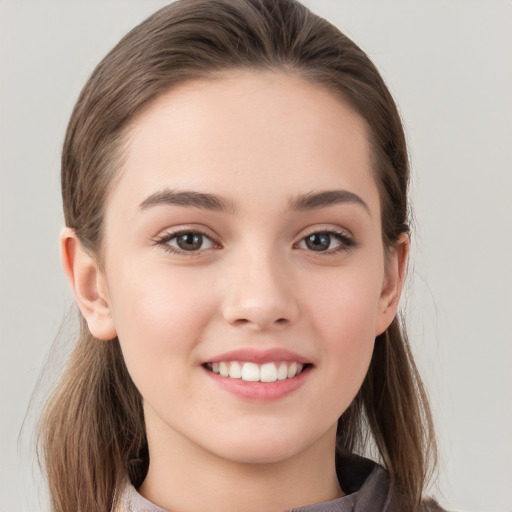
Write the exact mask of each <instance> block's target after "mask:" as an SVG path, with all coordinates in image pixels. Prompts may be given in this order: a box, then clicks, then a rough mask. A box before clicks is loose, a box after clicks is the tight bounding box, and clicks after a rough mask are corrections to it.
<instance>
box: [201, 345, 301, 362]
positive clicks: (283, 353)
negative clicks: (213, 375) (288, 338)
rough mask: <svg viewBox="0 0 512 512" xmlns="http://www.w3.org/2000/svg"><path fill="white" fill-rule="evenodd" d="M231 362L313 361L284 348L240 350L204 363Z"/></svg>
mask: <svg viewBox="0 0 512 512" xmlns="http://www.w3.org/2000/svg"><path fill="white" fill-rule="evenodd" d="M223 361H224V362H229V361H244V362H247V363H256V364H265V363H277V362H282V361H287V362H294V361H295V362H296V363H301V364H311V361H309V360H308V359H306V358H305V357H303V356H301V355H299V354H296V353H295V352H292V351H291V350H286V349H284V348H271V349H266V350H258V349H249V348H244V349H238V350H232V351H230V352H225V353H224V354H220V355H218V356H215V357H213V358H212V359H208V360H207V361H204V363H220V362H223Z"/></svg>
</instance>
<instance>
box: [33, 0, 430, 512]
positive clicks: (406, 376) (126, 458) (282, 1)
mask: <svg viewBox="0 0 512 512" xmlns="http://www.w3.org/2000/svg"><path fill="white" fill-rule="evenodd" d="M237 69H255V70H259V69H266V70H278V71H285V72H287V73H291V74H295V75H297V76H299V77H302V78H303V79H305V80H308V81H310V82H312V83H314V84H317V85H319V86H321V87H324V88H327V89H329V90H330V91H331V92H332V93H333V94H335V95H338V96H339V97H340V98H341V99H342V100H343V101H345V102H347V103H348V104H349V105H351V107H352V108H354V109H355V110H356V111H357V112H358V113H359V114H360V115H361V116H362V118H363V119H364V120H365V122H366V124H367V127H368V132H369V135H368V137H369V139H370V146H371V152H372V154H371V157H372V172H373V174H374V178H375V181H376V184H377V187H378V189H379V194H380V201H381V217H382V233H383V235H382V236H383V243H384V247H385V248H387V249H390V248H392V247H393V246H394V245H395V244H396V243H397V241H398V239H399V237H400V235H401V234H402V233H404V232H407V231H408V199H407V189H408V180H409V166H408V157H407V148H406V143H405V137H404V133H403V128H402V124H401V120H400V116H399V114H398V111H397V108H396V105H395V103H394V101H393V99H392V97H391V95H390V93H389V91H388V89H387V87H386V85H385V84H384V81H383V80H382V78H381V76H380V74H379V73H378V71H377V69H376V68H375V66H374V65H373V64H372V62H371V61H370V60H369V58H368V57H367V55H366V54H365V53H364V52H363V51H362V50H361V49H360V48H359V47H358V46H357V45H356V44H354V43H353V42H352V41H351V40H350V39H349V38H347V37H346V36H345V35H344V34H342V33H341V32H340V31H339V30H338V29H337V28H336V27H334V26H333V25H331V24H330V23H329V22H327V21H326V20H324V19H322V18H320V17H318V16H316V15H314V14H313V13H311V12H310V11H309V10H308V9H307V8H306V7H304V6H303V5H301V4H300V3H299V2H297V1H295V0H181V1H178V2H175V3H173V4H171V5H169V6H167V7H165V8H163V9H161V10H160V11H158V12H156V13H155V14H154V15H152V16H151V17H150V18H148V19H147V20H146V21H144V22H143V23H141V24H140V25H138V26H137V27H135V28H134V29H133V30H131V31H130V32H129V33H128V34H127V35H126V36H125V37H124V38H123V39H122V40H121V41H120V42H119V43H118V44H117V46H116V47H115V48H114V49H113V50H112V51H111V52H110V53H109V54H108V55H107V56H106V57H105V58H104V59H103V60H102V61H101V62H100V64H99V65H98V66H97V68H96V69H95V71H94V72H93V74H92V76H91V77H90V79H89V81H88V82H87V84H86V85H85V87H84V89H83V90H82V92H81V94H80V97H79V99H78V101H77V103H76V105H75V108H74V110H73V113H72V116H71V119H70V121H69V125H68V129H67V133H66V137H65V142H64V147H63V151H62V174H61V178H62V198H63V205H64V214H65V221H66V224H67V226H69V227H71V228H73V229H74V230H75V232H76V234H77V236H78V238H79V240H80V242H81V244H82V246H83V247H84V249H85V250H86V251H88V252H90V253H91V254H93V255H95V256H96V257H97V258H98V261H100V262H101V247H102V234H103V217H104V211H105V203H106V197H107V195H108V193H109V191H110V190H111V188H112V187H113V186H114V184H115V182H116V179H117V178H118V176H119V168H120V167H121V163H122V158H123V143H124V135H125V133H126V128H127V126H128V124H129V123H130V122H131V121H133V119H134V117H135V116H136V115H137V114H138V113H139V112H140V111H141V110H142V109H143V108H144V107H145V106H146V105H148V104H149V102H151V101H152V100H154V99H155V98H156V97H158V96H159V95H160V94H162V93H163V92H165V91H168V90H169V89H171V88H173V87H175V86H176V85H178V84H181V83H183V82H185V81H188V80H192V79H197V78H208V77H209V76H215V75H216V74H218V73H219V72H223V71H227V70H237ZM337 436H338V445H339V448H340V449H342V450H347V451H350V452H353V451H357V452H360V453H364V452H365V449H366V444H367V442H368V440H369V439H370V440H373V442H374V444H375V446H376V447H377V449H378V452H379V454H380V456H379V459H380V462H381V463H382V464H383V465H384V466H385V467H386V468H387V470H388V472H389V475H390V481H391V487H392V490H393V493H394V496H395V499H396V500H397V502H399V503H401V504H402V507H403V509H404V510H411V511H413V510H416V509H418V507H419V506H420V503H421V501H422V495H423V490H424V487H425V482H426V479H427V476H428V474H429V468H430V467H431V465H430V464H429V461H430V459H432V460H435V438H434V431H433V424H432V419H431V414H430V409H429V405H428V401H427V398H426V395H425V391H424V388H423V385H422V382H421V379H420V376H419V374H418V371H417V369H416V366H415V364H414V360H413V357H412V355H411V351H410V348H409V344H408V341H407V337H406V334H405V329H404V327H403V325H402V324H401V322H400V320H399V318H395V320H394V321H393V323H392V324H391V326H390V327H389V328H388V329H387V330H386V331H385V332H384V333H383V334H382V335H380V336H379V337H378V338H377V340H376V344H375V350H374V353H373V357H372V361H371V364H370V367H369V370H368V373H367V376H366V378H365V381H364V383H363V385H362V387H361V389H360V391H359V393H358V394H357V396H356V398H355V399H354V401H353V403H352V404H351V405H350V407H349V408H348V410H347V411H346V412H345V413H344V414H343V415H342V417H341V418H340V420H339V424H338V434H337ZM39 442H40V451H41V454H42V459H43V462H44V465H45V468H46V473H47V477H48V482H49V488H50V495H51V501H52V507H53V510H54V512H69V511H70V510H73V511H77V512H100V511H101V512H105V511H108V510H111V508H112V507H113V506H114V505H115V503H116V499H117V498H116V496H117V495H116V492H117V490H118V489H120V488H121V487H122V485H123V484H124V482H125V481H126V479H127V478H129V479H130V480H131V481H132V483H133V484H134V485H135V486H137V485H139V484H140V483H142V481H143V479H144V477H145V474H146V471H147V467H148V463H149V461H148V453H147V440H146V433H145V427H144V418H143V412H142V399H141V396H140V394H139V392H138V391H137V389H136V387H135V385H134V384H133V382H132V380H131V378H130V376H129V374H128V371H127V369H126V366H125V364H124V361H123V357H122V353H121V350H120V347H119V342H118V340H117V339H114V340H111V341H109V342H104V341H100V340H97V339H95V338H94V337H93V336H92V335H91V333H90V332H89V330H88V328H87V325H86V323H85V321H84V320H83V319H82V322H81V330H80V335H79V339H78V341H77V343H76V347H75V349H74V352H73V354H72V356H71V359H70V361H69V364H68V366H67V368H66V370H65V372H64V374H63V376H62V377H61V379H60V381H59V383H58V384H57V386H56V389H55V391H54V392H53V394H52V395H51V397H50V398H49V400H48V403H47V405H46V407H45V411H44V414H43V417H42V420H41V424H40V430H39Z"/></svg>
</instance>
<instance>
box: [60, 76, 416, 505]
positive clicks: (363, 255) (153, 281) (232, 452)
mask: <svg viewBox="0 0 512 512" xmlns="http://www.w3.org/2000/svg"><path fill="white" fill-rule="evenodd" d="M126 150H127V152H126V159H125V160H124V161H123V165H122V168H121V171H120V172H121V178H120V180H119V181H118V182H117V183H116V186H115V187H114V189H113V191H112V192H111V194H110V197H109V198H108V202H107V207H106V215H105V225H104V228H105V237H104V247H103V248H102V250H103V254H102V266H101V267H100V266H98V264H97V261H96V259H95V258H94V257H91V256H90V255H88V254H86V253H85V252H84V251H83V250H82V249H81V246H80V243H79V241H78V240H77V238H76V236H75V234H74V233H73V231H71V230H70V229H65V230H64V232H63V234H62V237H61V246H62V255H63V262H64V268H65V270H66V273H67V275H68V277H69V279H70V281H71V284H72V286H73V289H74V292H75V296H76V298H77V302H78V304H79V307H80V309H81V311H82V314H83V315H84V317H85V318H86V320H87V322H88V325H89V328H90V330H91V332H92V333H93V334H94V335H95V336H96V337H98V338H100V339H104V340H106V341H105V342H106V343H108V340H110V339H112V338H114V337H115V336H118V337H119V340H120V343H121V347H122V350H123V355H124V357H125V361H126V364H127V367H128V370H129V372H130V375H131V376H132V378H133V380H134V382H135V384H136V386H137V388H138V389H139V391H140V392H141V394H142V396H143V399H144V410H145V418H146V425H147V432H148V441H149V449H150V459H151V462H150V468H149V473H148V476H147V478H146V480H145V482H144V483H143V485H142V487H141V488H140V492H141V493H142V494H143V495H144V496H145V497H147V498H148V499H149V500H151V501H153V502H154V503H156V504H158V505H160V506H161V507H164V508H167V509H169V510H174V511H182V510H183V511H184V510H186V511H199V510H210V511H220V510H222V511H224V512H225V511H228V512H229V511H238V512H240V511H246V512H252V511H255V512H256V511H261V510H265V511H278V510H284V509H287V508H292V507H297V506H300V505H305V504H309V503H315V502H320V501H326V500H329V499H333V498H335V497H338V496H341V495H342V491H341V489H340V487H339V484H338V481H337V479H336V474H335V468H334V452H335V449H334V447H335V434H336V423H337V420H338V418H339V416H340V415H341V414H342V413H343V411H344V410H345V409H346V408H347V407H348V405H349V404H350V402H351V401H352V399H353V398H354V396H355V395H356V393H357V391H358V389H359V388H360V386H361V383H362V381H363V379H364V376H365V374H366V372H367V369H368V365H369V363H370V359H371V354H372V350H373V346H374V343H375V337H376V336H377V335H378V334H380V333H382V332H383V331H384V330H385V329H386V328H387V327H388V325H389V324H390V323H391V321H392V319H393V318H394V316H395V313H396V308H397V304H398V299H399V296H400V291H401V287H402V283H403V280H404V275H405V266H406V259H407V252H408V242H407V239H406V238H403V239H401V240H400V241H399V244H398V246H397V248H396V249H394V250H392V251H391V253H390V255H389V256H388V260H387V261H385V256H384V247H383V245H382V235H381V219H380V204H379V194H378V189H377V186H376V184H375V181H374V177H373V174H372V170H371V167H370V155H369V145H368V140H367V132H366V126H365V123H364V121H363V120H362V118H361V117H360V116H359V115H358V114H356V113H355V112H354V111H353V110H352V109H351V108H350V107H349V106H347V105H346V104H345V103H343V102H342V101H340V99H339V98H337V97H335V96H334V95H333V94H332V93H330V92H328V91H326V90H324V89H323V88H320V87H318V86H316V85H312V84H310V83H308V82H306V81H304V80H302V79H301V78H298V77H295V76H290V75H286V74H283V73H277V72H274V73H271V72H267V73H258V72H237V73H233V74H230V75H224V76H221V77H219V78H218V79H215V80H205V81H199V80H198V81H193V82H188V83H186V84H184V85H182V86H180V87H179V88H176V89H173V90H171V91H169V92H168V93H166V94H164V95H162V96H161V97H159V98H157V99H156V100H155V101H154V102H153V103H151V104H150V105H149V106H148V107H147V108H146V109H145V110H144V111H143V112H142V113H141V114H139V115H138V117H137V118H136V119H135V120H134V121H133V122H132V123H131V125H130V126H129V128H128V131H127V143H126ZM163 190H172V191H183V190H186V191H193V192H200V193H207V194H213V195H215V196H218V197H221V198H222V199H223V201H224V203H225V208H224V209H222V210H216V209H211V208H204V207H197V206H193V205H190V204H187V205H178V204H164V203H162V202H161V201H162V197H163V196H162V194H160V196H158V195H157V196H155V194H158V193H160V192H162V191H163ZM332 190H337V191H340V190H342V191H348V192H350V193H351V194H354V195H356V196H357V197H358V198H359V199H360V201H358V200H354V196H350V197H351V198H352V199H351V200H348V201H347V200H346V197H345V196H344V197H345V200H338V201H336V202H334V203H333V202H331V203H329V204H323V205H322V206H317V207H315V208H311V205H309V206H310V207H309V208H302V209H300V208H297V204H295V205H293V202H294V199H296V198H297V197H300V196H304V195H306V196H307V194H312V193H318V192H323V191H332ZM155 197H156V198H157V199H155ZM148 198H152V199H148ZM187 201H188V202H190V197H189V198H188V199H187ZM296 202H297V201H295V203H296ZM141 205H143V206H142V207H141ZM203 206H204V205H203ZM210 206H211V205H210ZM293 206H295V207H293ZM176 230H178V231H179V230H181V231H183V230H184V231H188V232H191V231H199V232H201V233H204V235H205V237H204V238H203V244H202V245H201V246H200V248H199V250H193V251H183V250H181V252H179V253H173V252H170V251H169V246H171V247H174V249H176V248H177V242H176V238H174V239H171V240H168V239H169V237H170V236H172V235H173V234H175V233H176ZM326 232H338V233H341V234H342V239H339V238H337V237H336V236H335V235H331V236H330V245H329V247H328V249H327V250H323V251H314V250H311V249H310V248H309V246H308V245H307V244H306V242H305V237H307V236H310V235H311V234H313V233H326ZM165 237H167V242H165ZM347 239H348V240H352V241H353V244H352V245H350V243H349V242H347ZM162 240H164V241H162ZM239 348H249V349H252V350H254V351H256V352H259V351H264V350H266V349H270V348H284V349H287V350H291V351H293V352H294V353H295V354H298V355H300V356H301V357H302V358H304V359H306V360H307V361H308V362H309V363H310V366H309V369H308V372H307V374H305V375H304V379H303V382H302V384H301V385H300V386H299V387H298V388H297V389H295V390H294V391H293V392H291V393H289V394H287V395H285V396H283V397H280V398H279V399H276V400H259V399H251V398H246V397H240V396H238V395H236V394H234V393H232V392H230V391H226V390H225V389H222V388H221V387H219V386H218V384H217V382H216V381H214V380H213V379H212V378H211V375H208V371H207V370H205V368H204V367H203V364H204V363H205V362H208V361H211V360H212V359H213V358H215V357H217V356H218V355H219V354H224V353H226V352H228V351H231V350H234V349H239Z"/></svg>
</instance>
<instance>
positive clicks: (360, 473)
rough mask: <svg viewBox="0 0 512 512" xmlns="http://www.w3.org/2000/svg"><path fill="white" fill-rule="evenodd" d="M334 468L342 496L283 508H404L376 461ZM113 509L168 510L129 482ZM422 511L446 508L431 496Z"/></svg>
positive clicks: (338, 511) (354, 459) (343, 462)
mask: <svg viewBox="0 0 512 512" xmlns="http://www.w3.org/2000/svg"><path fill="white" fill-rule="evenodd" d="M337 471H338V478H339V480H340V485H341V488H342V489H343V491H344V492H345V493H346V495H345V496H343V497H342V498H337V499H334V500H331V501H325V502H322V503H316V504H312V505H306V506H303V507H299V508H294V509H290V510H288V511H284V512H406V511H403V510H400V508H399V507H398V506H397V505H396V504H395V503H394V502H393V498H392V494H391V489H390V484H389V476H388V473H387V472H386V470H385V469H384V468H383V467H382V466H380V465H378V464H377V463H375V462H373V461H371V460H369V459H365V458H363V457H358V456H355V455H348V454H347V455H340V457H339V460H338V469H337ZM116 512H171V511H168V510H165V509H163V508H161V507H159V506H157V505H155V504H154V503H151V502H150V501H148V500H147V499H146V498H144V497H143V496H141V495H140V494H139V493H138V492H137V490H136V489H135V488H134V487H133V486H132V485H127V486H126V488H125V489H124V492H123V493H122V496H121V499H120V506H119V507H118V509H117V511H116ZM422 512H445V511H443V509H442V508H440V507H439V506H438V505H437V504H436V503H435V502H434V501H432V500H430V501H428V502H426V503H425V505H424V507H422Z"/></svg>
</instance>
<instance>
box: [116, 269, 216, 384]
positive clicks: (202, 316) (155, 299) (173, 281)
mask: <svg viewBox="0 0 512 512" xmlns="http://www.w3.org/2000/svg"><path fill="white" fill-rule="evenodd" d="M141 275H143V276H144V279H141V278H140V276H141ZM126 276H135V277H134V278H133V279H127V278H126ZM112 277H113V279H112V283H113V286H112V287H110V289H109V291H110V298H111V307H112V313H113V318H114V323H115V326H116V330H117V334H118V338H119V341H120V344H121V348H122V350H123V354H124V357H125V361H126V364H127V366H128V369H129V371H130V373H131V374H132V377H133V378H134V380H137V374H138V373H142V371H143V369H146V371H147V369H148V368H154V369H155V370H156V368H159V367H160V368H161V367H165V370H166V371H173V372H183V371H184V370H185V368H186V366H185V365H183V358H186V361H187V362H191V363H193V354H194V353H193V349H194V346H195V345H196V344H197V343H198V342H199V338H200V333H201V330H202V327H203V326H204V324H205V323H206V322H207V321H208V318H209V317H210V314H211V312H212V301H211V299H210V295H208V294H204V293H198V286H200V281H199V280H198V279H191V278H190V276H189V275H188V273H187V272H186V271H183V269H174V271H171V269H170V268H167V269H158V268H157V269H151V268H148V267H146V268H141V267H138V266H137V265H135V264H133V265H127V264H125V265H124V268H119V267H118V268H117V269H116V271H115V272H113V273H112ZM114 283H115V285H114Z"/></svg>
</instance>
